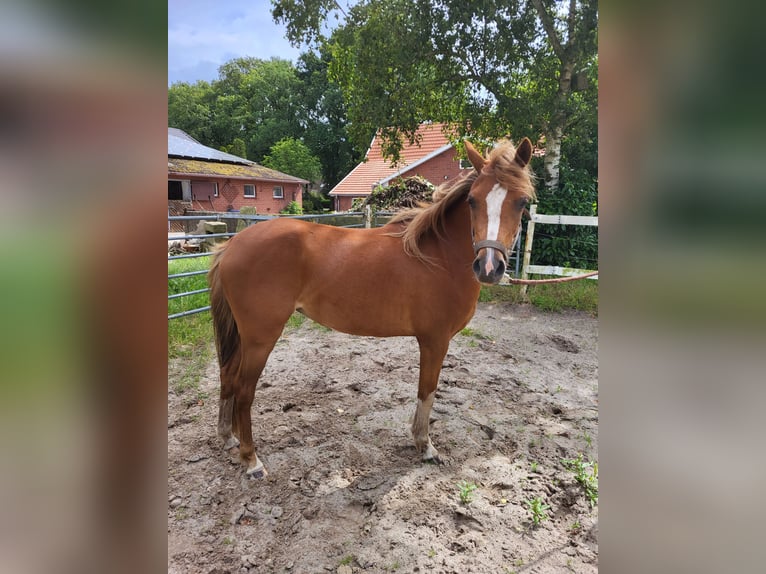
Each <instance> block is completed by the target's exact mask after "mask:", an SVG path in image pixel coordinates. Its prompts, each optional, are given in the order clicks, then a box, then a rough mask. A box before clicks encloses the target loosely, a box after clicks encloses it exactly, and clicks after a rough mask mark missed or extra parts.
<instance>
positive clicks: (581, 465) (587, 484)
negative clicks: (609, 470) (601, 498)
mask: <svg viewBox="0 0 766 574" xmlns="http://www.w3.org/2000/svg"><path fill="white" fill-rule="evenodd" d="M561 464H562V465H564V468H566V469H567V470H569V471H571V472H573V473H574V475H575V480H576V481H577V482H578V483H580V486H582V487H583V490H584V491H585V496H586V498H587V499H588V501H589V502H590V505H591V507H594V506H596V504H598V463H597V462H593V461H590V460H589V461H586V460H584V459H583V455H582V453H580V454H579V455H578V456H577V458H575V459H571V458H570V459H568V458H563V459H561Z"/></svg>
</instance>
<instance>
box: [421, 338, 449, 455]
mask: <svg viewBox="0 0 766 574" xmlns="http://www.w3.org/2000/svg"><path fill="white" fill-rule="evenodd" d="M418 344H419V345H420V380H419V384H418V406H417V408H416V409H415V419H414V420H413V421H412V437H413V438H414V439H415V448H417V449H418V452H422V453H423V460H425V461H433V462H436V463H441V462H442V461H441V459H440V458H439V452H438V451H437V450H436V449H435V448H434V445H433V444H432V443H431V437H430V436H429V435H428V427H429V419H430V417H431V407H432V406H433V404H434V396H435V395H436V385H437V384H438V383H439V373H440V372H441V368H442V362H443V361H444V356H445V355H446V354H447V349H448V348H449V339H447V340H446V341H442V340H433V339H425V338H420V337H418Z"/></svg>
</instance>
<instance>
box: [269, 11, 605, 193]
mask: <svg viewBox="0 0 766 574" xmlns="http://www.w3.org/2000/svg"><path fill="white" fill-rule="evenodd" d="M272 4H273V6H274V8H273V11H272V14H273V16H274V18H275V19H276V20H277V21H278V22H283V23H285V24H286V25H287V33H288V38H289V39H290V40H291V41H292V42H293V43H296V44H299V43H308V44H313V45H319V46H324V47H325V48H327V49H328V50H329V51H330V53H331V55H332V61H331V63H330V76H331V79H333V80H334V81H336V82H337V83H338V84H339V85H340V86H341V89H342V91H343V96H344V99H345V102H346V105H347V109H348V115H349V120H350V125H349V132H350V135H351V137H352V140H353V142H354V144H355V146H356V147H357V149H358V150H364V149H366V146H367V145H368V144H369V141H370V137H371V135H372V134H374V133H375V131H376V130H377V129H378V128H381V129H382V136H383V140H384V142H383V143H384V146H383V148H384V153H386V154H387V155H389V157H392V158H396V157H397V155H398V152H399V150H400V149H401V146H402V136H404V137H406V138H407V139H409V140H410V141H413V136H414V134H415V131H416V129H417V127H418V125H419V124H420V123H421V122H423V121H426V120H434V121H440V122H446V123H449V124H453V125H455V126H457V127H458V128H459V131H460V135H466V134H470V135H472V136H473V137H480V138H486V139H487V140H493V139H496V138H497V137H499V136H503V135H508V134H510V135H511V136H512V137H514V138H515V139H519V138H520V137H522V136H531V137H532V138H533V139H534V140H538V136H543V138H544V143H545V147H546V156H547V159H546V161H545V166H544V168H545V169H544V182H545V187H546V189H548V190H551V191H556V190H558V188H559V169H560V162H561V150H562V141H563V140H564V139H565V138H566V136H567V130H568V129H569V127H570V120H571V118H572V113H573V110H574V109H575V108H577V107H578V104H577V103H576V102H573V101H572V94H573V93H574V90H573V89H572V79H573V78H585V77H588V75H589V74H590V75H593V74H592V68H593V67H594V65H595V62H596V59H595V53H596V25H597V8H596V0H581V1H580V2H577V1H576V0H569V2H568V3H567V2H562V1H560V0H534V1H532V0H529V1H526V0H483V1H482V2H464V1H463V0H441V1H439V2H435V1H433V0H415V1H411V0H361V1H359V2H357V3H356V4H354V5H353V6H351V7H350V8H349V9H348V10H347V11H344V14H345V21H344V23H343V24H342V25H340V26H339V27H338V28H336V29H335V31H334V32H333V33H332V35H331V36H330V37H329V38H327V37H325V36H323V35H322V34H321V33H320V30H321V29H322V24H323V23H324V22H326V20H327V17H328V16H329V15H330V14H332V13H333V12H337V11H338V9H339V5H338V4H337V3H336V2H335V0H309V1H306V2H296V1H295V0H273V2H272ZM567 5H568V10H567V9H566V6H567ZM576 86H577V87H579V86H581V84H579V83H578V84H576ZM586 107H587V106H586ZM580 108H582V106H580ZM592 110H593V113H594V114H595V106H593V108H592ZM593 175H594V176H595V174H593Z"/></svg>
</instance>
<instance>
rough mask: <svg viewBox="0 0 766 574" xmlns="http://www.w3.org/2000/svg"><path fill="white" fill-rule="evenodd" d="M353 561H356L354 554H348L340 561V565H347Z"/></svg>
mask: <svg viewBox="0 0 766 574" xmlns="http://www.w3.org/2000/svg"><path fill="white" fill-rule="evenodd" d="M353 561H354V555H353V554H347V555H346V556H344V557H343V559H342V560H341V561H340V566H347V565H349V564H351V563H352V562H353Z"/></svg>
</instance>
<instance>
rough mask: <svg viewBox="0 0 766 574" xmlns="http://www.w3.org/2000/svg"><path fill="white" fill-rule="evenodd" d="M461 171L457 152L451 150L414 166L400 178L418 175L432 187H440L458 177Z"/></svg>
mask: <svg viewBox="0 0 766 574" xmlns="http://www.w3.org/2000/svg"><path fill="white" fill-rule="evenodd" d="M461 171H462V170H461V169H460V160H459V159H458V157H457V151H455V149H454V148H451V149H448V150H447V151H445V152H442V153H440V154H439V155H437V156H436V157H434V158H431V159H429V160H428V161H427V162H425V163H422V164H420V165H418V166H416V167H415V168H414V169H412V170H410V171H407V172H405V173H403V174H402V177H411V176H413V175H419V176H421V177H423V178H425V179H427V180H428V181H430V182H431V183H433V184H434V185H441V184H442V183H444V182H445V181H447V180H450V179H452V178H453V177H456V176H457V175H459V174H460V172H461Z"/></svg>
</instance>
